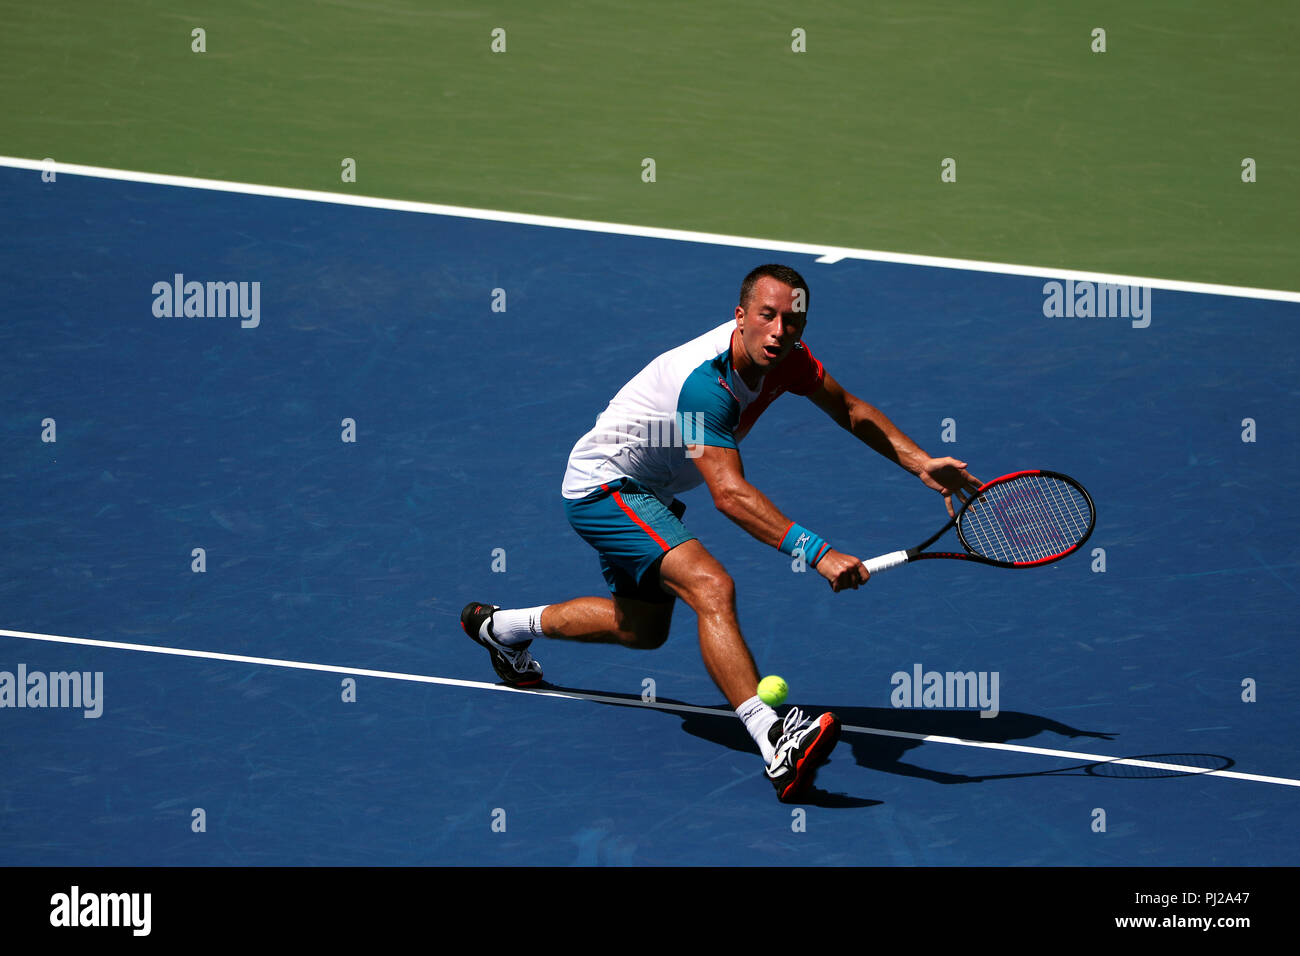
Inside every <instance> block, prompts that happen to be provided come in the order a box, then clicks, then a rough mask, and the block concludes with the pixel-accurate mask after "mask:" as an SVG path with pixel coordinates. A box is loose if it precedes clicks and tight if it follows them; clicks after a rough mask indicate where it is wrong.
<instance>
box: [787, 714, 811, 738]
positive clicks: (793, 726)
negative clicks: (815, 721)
mask: <svg viewBox="0 0 1300 956" xmlns="http://www.w3.org/2000/svg"><path fill="white" fill-rule="evenodd" d="M811 723H812V718H811V717H805V716H804V715H803V711H802V710H800V709H799V708H798V707H791V708H790V712H789V713H788V714H786V715H785V720H783V721H781V739H782V740H784V739H785V738H786V737H789V736H790V735H792V734H795V733H798V732H799V731H800V730H802V729H803V728H804V727H806V726H807V725H808V724H811Z"/></svg>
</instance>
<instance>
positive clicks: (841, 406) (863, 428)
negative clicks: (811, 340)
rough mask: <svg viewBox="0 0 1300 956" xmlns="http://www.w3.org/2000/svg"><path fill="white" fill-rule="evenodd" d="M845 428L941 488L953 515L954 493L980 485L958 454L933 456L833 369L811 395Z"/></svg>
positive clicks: (962, 497) (959, 495)
mask: <svg viewBox="0 0 1300 956" xmlns="http://www.w3.org/2000/svg"><path fill="white" fill-rule="evenodd" d="M808 398H809V400H811V401H812V402H813V403H814V404H815V405H816V406H817V407H818V408H820V409H821V410H822V411H824V412H825V413H826V414H827V415H829V416H830V417H831V418H832V419H834V421H835V422H836V423H837V424H839V425H840V427H841V428H844V429H846V430H847V431H849V432H852V433H853V435H855V436H856V437H857V438H858V439H859V440H860V441H862V442H863V444H865V445H866V446H867V447H869V448H871V449H873V450H874V451H876V452H878V453H879V454H881V455H883V456H884V457H885V458H888V459H889V460H890V461H892V462H894V463H895V464H896V465H898V466H899V467H901V468H904V469H906V470H907V471H910V472H911V473H912V474H914V475H916V476H917V477H918V478H920V479H921V481H923V482H924V483H925V485H926V487H927V488H932V489H934V490H935V491H938V492H940V493H941V494H942V495H943V497H944V502H945V504H946V505H947V506H948V514H949V515H952V514H953V513H954V511H953V505H952V495H953V494H956V495H957V498H958V500H959V501H964V500H965V499H966V497H967V496H969V495H970V494H972V493H973V492H974V491H975V489H976V488H978V487H979V486H980V481H979V479H977V478H975V477H973V476H972V475H971V474H970V472H968V471H966V463H965V462H964V461H958V460H957V459H956V458H931V457H930V455H929V454H928V453H926V452H925V451H923V450H922V449H921V447H920V446H919V445H917V443H916V442H914V441H912V439H910V438H908V437H907V435H905V434H903V432H902V430H901V429H900V428H899V427H898V426H897V425H895V424H894V423H893V422H891V421H890V420H889V417H888V416H887V415H885V413H884V412H882V411H881V410H880V409H878V408H876V406H874V405H872V404H870V403H869V402H864V401H863V400H862V399H860V398H858V397H857V396H856V395H853V394H851V393H849V392H847V391H845V389H844V387H843V386H842V385H840V383H839V382H837V381H835V379H834V378H832V377H831V374H830V373H829V372H827V373H826V375H825V377H824V378H823V379H822V384H821V385H820V386H819V387H818V388H817V390H816V391H815V392H812V393H810V394H809V396H808Z"/></svg>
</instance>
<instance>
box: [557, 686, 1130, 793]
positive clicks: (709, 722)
mask: <svg viewBox="0 0 1300 956" xmlns="http://www.w3.org/2000/svg"><path fill="white" fill-rule="evenodd" d="M549 689H552V690H557V691H561V692H565V691H571V692H573V693H577V694H583V695H590V696H595V697H598V698H602V699H603V702H604V703H608V704H611V705H615V706H628V707H646V706H647V703H646V702H645V701H644V700H642V699H641V698H640V697H637V696H635V695H633V694H617V693H613V694H611V693H609V692H608V691H594V690H583V689H579V688H565V687H558V686H554V685H550V686H549ZM654 703H657V704H659V705H660V706H659V707H658V708H656V709H659V710H660V711H661V712H662V713H665V714H667V715H669V716H671V717H674V718H676V719H678V720H680V721H681V725H682V730H684V731H686V733H688V734H690V735H691V736H693V737H698V738H700V739H701V740H707V741H709V742H710V743H713V744H717V745H719V746H723V747H729V748H730V749H732V750H736V751H740V752H742V753H747V754H754V752H755V749H756V748H755V746H754V741H753V740H752V739H751V738H750V736H749V733H748V732H747V731H746V730H745V727H744V725H743V724H742V723H741V722H740V721H739V720H738V719H731V720H727V719H725V718H726V717H727V716H731V715H730V713H729V712H728V711H726V710H723V709H721V708H719V709H717V710H716V711H715V710H712V709H709V712H708V713H692V712H685V713H683V712H682V711H679V710H674V709H671V708H672V707H677V706H680V707H688V706H691V705H689V704H686V703H685V702H683V701H676V700H670V699H668V698H662V697H661V698H658V700H657V701H655V702H654ZM664 705H667V706H664ZM800 706H801V709H802V710H803V712H804V713H805V714H809V715H813V714H819V713H821V712H823V711H826V710H830V711H834V712H835V714H836V715H837V716H838V717H839V718H840V721H841V723H842V724H843V725H844V726H845V727H854V728H864V729H869V730H871V731H880V732H878V733H870V732H867V733H864V732H861V731H849V732H846V733H845V734H844V735H843V736H842V737H841V739H840V743H839V745H838V746H837V747H836V750H835V752H834V754H832V756H831V759H830V761H829V762H828V763H833V762H834V761H835V759H836V757H839V756H842V755H843V754H844V752H845V750H846V749H847V751H848V752H849V753H851V754H852V755H853V759H854V761H855V762H856V763H857V764H858V766H860V767H864V768H866V769H868V770H875V771H879V772H880V773H889V774H895V775H897V776H903V777H916V778H919V779H922V780H929V781H931V782H933V783H942V784H971V783H984V782H986V781H989V780H1005V779H1009V778H1014V777H1037V776H1043V775H1047V774H1051V773H1059V772H1060V771H1059V770H1053V769H1047V770H1041V771H1031V772H1026V773H1013V774H989V775H981V776H967V775H964V774H954V773H947V772H945V771H942V770H932V769H930V768H928V767H922V766H919V765H917V764H915V763H911V762H909V761H908V760H907V759H906V757H907V754H908V752H909V751H911V750H914V749H916V748H917V747H919V746H920V745H921V744H922V743H924V741H923V740H922V739H921V738H922V737H926V736H939V737H956V738H960V739H962V740H969V741H975V742H981V743H1009V742H1010V741H1013V740H1026V739H1028V738H1031V737H1036V736H1038V735H1039V734H1042V733H1045V732H1049V731H1050V732H1052V733H1055V734H1059V735H1061V736H1063V737H1068V738H1070V739H1077V738H1081V737H1083V738H1090V739H1095V740H1113V739H1115V734H1114V733H1112V732H1107V731H1098V730H1084V729H1081V728H1078V727H1072V726H1070V725H1068V724H1064V723H1061V722H1060V721H1057V720H1053V719H1051V718H1050V717H1041V716H1038V715H1035V714H1025V713H1019V712H1016V711H1002V712H1000V713H999V714H998V715H997V716H996V717H993V718H986V717H981V716H980V715H979V712H978V711H973V710H961V711H957V710H919V709H918V710H898V709H893V708H888V707H859V706H841V705H834V704H825V703H819V704H810V705H800ZM782 711H784V708H782ZM800 803H806V804H809V805H815V806H823V807H840V808H848V807H867V806H876V805H879V804H880V803H882V801H880V800H871V799H867V798H863V797H853V796H849V795H847V794H837V793H829V792H827V791H824V790H817V789H814V790H812V791H810V792H809V794H807V795H806V796H805V797H804V798H803V799H801V800H800Z"/></svg>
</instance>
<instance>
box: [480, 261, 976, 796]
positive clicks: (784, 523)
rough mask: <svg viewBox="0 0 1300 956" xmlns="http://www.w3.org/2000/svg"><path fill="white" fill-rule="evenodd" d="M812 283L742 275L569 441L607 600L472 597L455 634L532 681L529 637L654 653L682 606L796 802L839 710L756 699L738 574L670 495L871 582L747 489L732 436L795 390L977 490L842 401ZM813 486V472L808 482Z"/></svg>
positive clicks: (899, 453) (570, 474)
mask: <svg viewBox="0 0 1300 956" xmlns="http://www.w3.org/2000/svg"><path fill="white" fill-rule="evenodd" d="M807 308H808V286H807V283H805V282H804V280H803V278H802V277H801V276H800V275H799V273H797V272H795V271H794V270H793V269H791V268H789V267H787V266H781V265H764V266H759V267H758V268H757V269H754V270H753V271H752V272H751V273H750V274H749V275H747V276H746V277H745V280H744V282H743V283H742V284H741V287H740V300H739V304H738V305H737V306H736V311H735V317H734V318H733V319H732V320H729V321H728V322H726V323H724V324H722V325H720V326H718V327H717V328H715V329H712V330H711V331H708V332H706V333H704V334H703V335H701V336H699V337H698V338H695V339H692V340H691V341H690V342H687V343H686V344H684V345H681V346H678V347H677V348H675V349H672V350H671V351H668V352H665V353H664V354H662V355H660V356H659V357H658V358H656V359H655V360H654V361H653V362H651V363H650V364H649V365H648V366H646V367H645V369H643V370H642V371H641V372H640V373H639V374H637V375H636V377H634V378H633V379H632V380H631V381H630V382H628V383H627V384H626V385H625V386H624V387H623V388H622V389H621V390H620V391H619V392H618V394H617V395H615V396H614V398H613V400H612V401H611V402H610V403H609V406H608V407H607V408H606V409H605V410H604V411H603V412H602V413H601V414H600V416H599V417H598V418H597V419H596V424H595V426H594V427H593V428H592V429H591V431H589V432H587V434H585V435H583V436H582V438H580V439H579V440H578V443H577V444H576V445H574V447H573V451H572V452H571V453H570V455H569V461H568V468H567V470H566V472H565V475H564V483H563V487H562V489H561V491H562V495H563V498H564V507H565V511H566V512H567V514H568V518H569V522H570V524H571V525H572V526H573V528H574V530H575V531H577V533H578V534H579V535H581V536H582V538H583V539H584V540H585V541H586V542H587V543H588V544H590V545H591V546H592V547H593V548H595V549H596V553H597V555H598V556H599V559H600V567H601V571H602V573H603V574H604V576H605V581H606V583H607V584H608V586H609V592H610V596H609V597H580V598H575V599H573V600H570V601H565V602H563V603H560V604H549V605H543V606H541V607H532V608H520V609H510V610H506V609H502V608H500V607H498V606H496V605H493V604H487V603H484V602H478V601H474V602H471V603H470V604H468V605H467V606H466V607H465V609H464V611H463V612H462V613H461V626H462V627H463V628H464V629H465V632H466V633H467V634H469V636H470V637H472V638H473V639H474V640H475V641H477V642H478V643H479V644H481V645H482V646H483V647H485V648H486V649H487V650H488V653H489V654H490V655H491V657H492V664H493V667H494V668H495V670H496V672H497V675H498V676H499V677H500V678H501V679H502V680H503V681H505V682H506V683H507V684H510V685H513V686H517V687H527V686H531V685H536V684H538V683H540V682H541V680H542V668H541V665H540V664H539V663H538V662H537V660H536V658H534V657H533V656H532V654H531V653H530V652H529V647H530V645H531V644H532V642H533V640H534V639H535V638H537V637H539V636H540V637H550V638H560V639H564V640H572V641H592V642H600V643H606V644H622V645H624V646H626V647H633V648H655V647H659V646H660V645H661V644H663V643H664V641H665V640H666V639H667V637H668V630H669V625H670V624H671V621H672V613H673V607H674V605H675V603H676V600H677V598H681V599H682V600H683V601H685V602H686V604H687V605H689V606H690V607H691V609H692V610H693V611H695V613H696V615H697V617H698V620H699V640H700V654H701V656H702V657H703V659H704V666H705V667H706V668H707V669H708V672H709V675H710V676H711V677H712V678H713V681H714V683H716V684H717V685H718V688H719V689H720V690H721V691H722V693H723V694H724V695H725V696H726V698H727V701H728V703H730V704H731V706H732V707H734V708H735V710H736V715H737V716H738V717H739V718H740V719H741V721H743V722H744V725H745V728H746V729H747V730H748V731H749V733H750V735H751V736H752V737H753V738H754V742H755V744H756V745H757V746H758V749H759V751H760V752H761V753H762V755H763V759H764V761H765V763H766V765H767V777H768V779H769V780H771V781H772V783H773V785H774V786H775V787H776V791H777V796H778V798H779V799H781V800H783V801H787V802H789V801H794V800H796V799H797V798H798V797H799V796H800V795H802V794H803V793H805V792H806V791H807V789H808V787H809V785H810V784H811V782H812V779H813V776H814V774H815V773H816V770H817V767H818V766H819V765H821V764H822V763H823V762H824V761H825V760H826V758H827V756H828V755H829V754H830V752H831V750H832V748H833V747H834V746H835V743H836V741H837V740H838V739H839V731H840V723H839V719H838V718H837V717H836V716H835V715H834V714H832V713H824V714H821V715H820V716H817V717H811V716H805V715H804V714H803V713H802V712H801V711H800V710H799V708H797V707H792V708H791V709H790V710H789V711H788V712H787V713H786V715H785V717H784V719H782V718H781V717H780V716H779V715H778V714H777V712H776V711H775V710H773V709H772V708H771V707H769V706H768V705H767V704H765V703H763V701H762V700H760V699H759V697H758V695H757V685H758V679H759V678H758V671H757V669H756V667H755V664H754V658H753V656H752V655H751V654H750V651H749V648H748V647H747V646H746V644H745V640H744V638H743V637H742V636H741V632H740V625H739V623H738V621H737V617H736V591H735V586H734V584H733V582H732V579H731V577H730V576H729V575H728V574H727V572H726V570H725V569H724V568H723V566H722V565H721V564H720V563H719V562H718V560H717V558H715V557H714V556H713V555H712V554H711V553H709V551H708V549H706V548H705V547H704V545H703V544H702V543H701V542H700V541H699V540H698V539H697V538H696V537H695V536H694V535H693V534H691V533H690V532H689V531H688V530H687V529H686V526H685V525H684V524H683V523H682V515H683V513H684V511H685V505H683V504H682V502H681V501H679V500H678V498H677V496H678V495H679V494H681V493H682V492H684V491H687V490H688V489H690V488H693V487H696V486H697V485H699V484H700V483H701V482H703V483H704V484H706V485H707V486H708V489H709V492H710V494H711V495H712V496H713V504H714V506H715V507H716V508H717V509H718V510H719V511H721V512H722V513H723V514H724V515H726V516H727V517H728V518H730V519H731V520H732V521H734V522H736V524H738V525H740V527H742V528H744V529H745V530H746V531H748V532H749V533H750V534H751V535H753V536H754V537H755V538H757V539H758V540H759V541H761V542H762V543H763V544H766V545H768V546H769V547H773V548H777V549H779V550H780V551H781V552H783V553H784V554H787V555H790V556H792V558H793V559H794V560H795V561H804V562H806V564H805V566H806V567H810V568H813V569H815V570H816V571H817V573H818V574H820V575H821V576H822V577H824V578H825V579H826V580H827V582H829V584H830V587H831V589H832V590H833V591H843V590H846V589H849V588H857V587H859V586H860V585H862V584H864V583H866V581H867V579H868V577H869V574H868V572H867V569H866V568H865V567H864V566H863V565H862V562H861V561H859V560H858V558H856V557H854V556H853V555H851V554H846V553H843V552H841V551H837V550H836V549H835V548H833V547H831V545H830V544H829V543H828V542H827V541H826V540H825V539H824V538H822V537H821V536H820V535H818V534H816V533H815V532H813V531H811V530H809V529H807V528H805V527H803V526H802V525H800V524H799V523H798V522H797V521H795V520H792V519H791V518H789V517H787V516H786V515H785V514H784V513H783V512H782V511H781V510H780V509H779V508H777V506H776V505H774V504H773V503H772V502H771V501H770V500H768V498H767V496H765V495H764V494H763V493H762V492H761V491H759V490H758V489H757V488H755V487H754V486H753V485H752V484H750V483H749V482H748V481H746V480H745V471H744V467H743V465H742V463H741V458H740V450H739V448H738V445H739V443H740V441H741V440H742V439H743V438H744V437H745V435H746V434H748V432H749V430H750V429H751V428H753V426H754V422H755V421H756V420H757V419H758V416H759V415H761V414H762V413H763V411H764V410H765V409H766V408H767V407H768V405H770V404H771V403H772V401H773V400H774V399H776V398H777V397H778V396H779V395H781V394H782V393H784V392H790V393H792V394H794V395H803V396H806V397H807V398H809V399H811V400H812V401H813V403H814V404H816V405H817V406H818V407H819V408H821V409H822V410H823V411H825V412H826V414H827V415H829V416H830V417H831V419H832V420H834V421H835V422H836V423H837V424H839V425H840V426H841V427H843V428H845V429H848V430H849V431H850V432H852V433H853V434H854V435H855V436H856V437H857V438H859V439H861V440H862V442H864V443H865V444H866V445H867V446H868V447H870V448H871V449H873V450H875V451H876V452H879V453H880V454H881V455H883V456H884V457H886V458H888V459H889V460H891V461H893V462H894V463H896V464H898V465H899V466H901V467H903V468H905V469H906V470H907V471H909V472H911V473H912V474H914V475H915V476H916V477H918V478H919V479H920V480H921V481H922V482H923V483H924V484H925V485H926V486H927V487H928V488H931V489H933V490H934V491H937V492H939V493H940V494H942V495H943V496H944V499H945V501H946V503H947V506H948V513H949V515H952V514H953V513H954V508H953V502H952V496H953V495H956V496H957V497H958V499H959V501H961V500H965V497H966V496H967V495H968V494H969V493H970V492H973V491H974V490H975V489H976V488H978V487H979V482H978V481H977V480H976V479H974V478H973V477H971V475H970V474H969V473H968V472H967V471H966V470H965V469H966V464H965V462H961V461H957V460H956V459H954V458H931V457H930V456H929V455H928V454H926V453H925V452H924V451H922V450H921V449H920V447H918V446H917V444H916V442H914V441H912V440H911V439H910V438H908V437H907V436H906V435H904V434H903V433H902V432H901V431H900V430H899V429H898V428H897V427H896V426H895V425H894V424H893V423H892V422H891V421H890V420H889V419H888V418H886V417H885V415H884V414H883V413H881V412H880V411H879V410H878V409H877V408H875V407H874V406H872V405H869V404H867V403H866V402H864V401H862V400H861V399H859V398H857V397H855V396H853V395H851V394H850V393H848V392H846V391H845V390H844V388H843V387H842V386H841V385H840V384H839V383H838V382H837V381H835V379H833V378H832V377H831V376H830V375H829V374H828V373H827V372H826V370H825V368H824V367H823V366H822V363H821V362H819V361H818V360H817V359H816V358H815V357H814V356H813V354H812V351H811V350H810V349H809V348H808V346H807V345H805V344H804V342H803V341H802V337H803V333H804V327H805V325H806V324H807ZM810 478H811V479H812V480H815V476H810Z"/></svg>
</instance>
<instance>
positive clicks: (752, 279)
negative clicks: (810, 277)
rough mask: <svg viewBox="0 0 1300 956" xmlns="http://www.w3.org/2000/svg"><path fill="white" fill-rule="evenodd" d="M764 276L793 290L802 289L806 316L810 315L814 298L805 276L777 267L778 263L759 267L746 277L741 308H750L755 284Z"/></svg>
mask: <svg viewBox="0 0 1300 956" xmlns="http://www.w3.org/2000/svg"><path fill="white" fill-rule="evenodd" d="M764 276H770V277H771V278H773V279H775V280H777V281H778V282H784V283H785V284H786V285H788V286H790V288H792V289H802V290H803V307H804V314H805V315H806V314H807V313H808V303H809V301H810V300H811V298H812V293H811V292H809V291H808V283H806V282H804V281H803V276H801V275H800V274H799V273H797V272H795V271H794V270H793V269H791V268H790V267H789V266H783V265H777V264H776V263H769V264H768V265H765V266H759V267H758V268H757V269H753V270H751V271H750V273H749V275H747V276H745V281H744V282H742V283H741V284H740V307H741V308H742V309H746V308H748V306H747V305H746V303H748V302H749V297H750V295H751V294H752V293H753V291H754V283H756V282H757V281H758V280H759V279H761V278H763V277H764Z"/></svg>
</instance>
